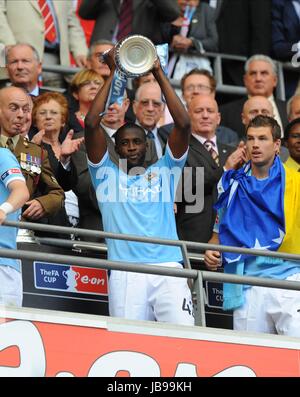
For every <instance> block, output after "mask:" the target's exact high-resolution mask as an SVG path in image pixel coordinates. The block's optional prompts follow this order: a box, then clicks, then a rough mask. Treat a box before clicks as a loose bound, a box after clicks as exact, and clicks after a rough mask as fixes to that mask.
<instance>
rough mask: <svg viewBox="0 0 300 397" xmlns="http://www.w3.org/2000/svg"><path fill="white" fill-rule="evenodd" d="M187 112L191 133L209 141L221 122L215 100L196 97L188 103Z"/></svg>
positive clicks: (206, 96) (202, 96)
mask: <svg viewBox="0 0 300 397" xmlns="http://www.w3.org/2000/svg"><path fill="white" fill-rule="evenodd" d="M188 112H189V116H190V119H191V125H192V132H193V133H195V134H197V135H200V136H202V137H204V138H207V139H211V138H212V137H213V136H214V135H215V133H216V128H217V126H218V125H219V124H220V121H221V116H220V113H219V109H218V104H217V102H216V100H215V99H214V98H213V97H212V96H211V95H197V96H195V97H194V98H192V99H191V101H190V102H189V104H188Z"/></svg>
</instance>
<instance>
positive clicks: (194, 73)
mask: <svg viewBox="0 0 300 397" xmlns="http://www.w3.org/2000/svg"><path fill="white" fill-rule="evenodd" d="M216 86H217V82H216V80H215V78H214V77H213V75H211V74H210V73H209V71H207V70H204V69H192V70H191V71H190V72H188V73H186V74H185V75H184V76H183V77H182V79H181V96H182V99H183V101H184V102H185V104H186V106H188V104H189V103H190V101H191V100H192V99H193V98H194V97H195V96H198V95H211V96H212V98H215V95H216ZM171 127H172V124H168V125H165V126H162V127H161V128H160V129H159V134H160V136H161V138H162V139H163V140H164V141H167V138H168V135H169V133H170V131H171ZM216 135H217V138H218V142H219V143H224V144H225V145H230V146H233V147H236V146H237V145H238V144H239V137H238V134H237V133H236V132H235V131H233V130H232V129H230V128H227V127H225V126H224V125H218V126H217V128H216Z"/></svg>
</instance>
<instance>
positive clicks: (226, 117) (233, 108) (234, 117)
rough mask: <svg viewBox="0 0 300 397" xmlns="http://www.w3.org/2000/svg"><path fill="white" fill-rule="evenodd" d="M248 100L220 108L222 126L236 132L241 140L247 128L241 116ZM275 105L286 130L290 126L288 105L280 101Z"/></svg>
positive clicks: (276, 100)
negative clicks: (287, 112)
mask: <svg viewBox="0 0 300 397" xmlns="http://www.w3.org/2000/svg"><path fill="white" fill-rule="evenodd" d="M247 99H248V98H247V97H244V98H241V99H238V100H236V101H233V102H230V103H226V104H225V105H223V106H220V112H221V122H222V124H223V125H224V126H226V127H228V128H231V129H233V130H234V131H236V132H237V133H238V135H239V137H240V138H241V139H243V138H245V126H244V125H243V123H242V117H241V114H242V111H243V106H244V103H245V102H246V100H247ZM275 103H276V105H277V109H278V112H279V115H280V118H281V122H282V125H283V128H285V126H286V125H287V124H288V120H287V114H286V103H285V101H282V100H280V99H275Z"/></svg>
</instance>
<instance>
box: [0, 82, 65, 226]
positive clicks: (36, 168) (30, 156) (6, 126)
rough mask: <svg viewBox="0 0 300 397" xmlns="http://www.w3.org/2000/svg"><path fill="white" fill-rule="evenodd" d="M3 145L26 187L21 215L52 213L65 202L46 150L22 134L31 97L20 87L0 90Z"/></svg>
mask: <svg viewBox="0 0 300 397" xmlns="http://www.w3.org/2000/svg"><path fill="white" fill-rule="evenodd" d="M0 106H1V135H0V143H1V146H2V147H7V148H9V149H10V150H11V151H12V152H13V153H14V155H15V156H16V158H17V160H18V161H19V163H20V166H21V170H22V173H23V175H24V177H25V179H26V185H27V188H28V190H29V195H30V197H29V200H28V201H27V202H26V208H24V211H23V213H22V217H23V218H24V219H25V220H27V221H37V220H39V219H41V218H44V217H48V216H51V215H53V214H55V213H56V212H57V211H58V210H59V209H60V208H61V207H62V206H63V201H64V191H63V190H62V188H61V187H60V186H59V184H58V182H57V181H56V179H55V177H54V175H53V172H52V169H51V167H50V163H49V159H48V155H47V152H46V151H45V150H43V149H42V148H41V147H40V146H39V145H36V144H35V143H32V142H29V141H28V140H27V138H24V137H23V136H22V134H23V133H24V132H25V130H26V128H27V126H28V120H29V119H30V120H29V122H30V121H31V102H30V98H29V96H28V95H26V93H25V92H24V90H23V89H21V88H17V87H6V88H3V89H2V90H1V91H0Z"/></svg>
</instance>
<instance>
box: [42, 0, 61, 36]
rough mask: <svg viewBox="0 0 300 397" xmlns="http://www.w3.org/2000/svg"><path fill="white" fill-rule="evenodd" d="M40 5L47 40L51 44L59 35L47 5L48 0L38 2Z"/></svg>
mask: <svg viewBox="0 0 300 397" xmlns="http://www.w3.org/2000/svg"><path fill="white" fill-rule="evenodd" d="M38 3H39V6H40V9H41V13H42V15H43V18H44V26H45V39H46V40H47V41H49V43H53V42H54V41H55V40H56V37H57V34H56V29H55V24H54V18H53V15H52V13H51V9H50V7H49V5H48V4H47V0H38Z"/></svg>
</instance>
